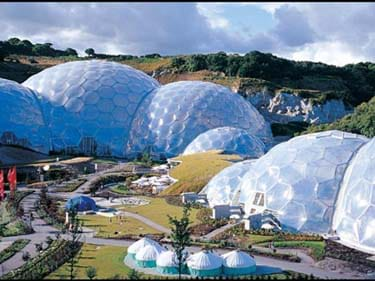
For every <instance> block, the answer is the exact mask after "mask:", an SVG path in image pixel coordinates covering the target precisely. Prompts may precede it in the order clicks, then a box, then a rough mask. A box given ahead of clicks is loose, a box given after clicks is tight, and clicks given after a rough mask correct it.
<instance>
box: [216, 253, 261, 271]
mask: <svg viewBox="0 0 375 281" xmlns="http://www.w3.org/2000/svg"><path fill="white" fill-rule="evenodd" d="M221 257H222V258H223V265H224V266H225V267H230V268H244V267H251V266H255V260H254V259H253V258H252V257H251V256H250V255H249V254H247V253H245V252H242V251H239V250H235V251H231V252H229V253H226V254H224V255H222V256H221Z"/></svg>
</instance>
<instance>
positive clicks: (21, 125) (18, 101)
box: [0, 79, 49, 153]
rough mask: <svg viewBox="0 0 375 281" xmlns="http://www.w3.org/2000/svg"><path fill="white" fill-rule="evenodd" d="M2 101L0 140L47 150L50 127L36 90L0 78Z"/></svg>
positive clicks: (46, 151) (45, 151) (44, 151)
mask: <svg viewBox="0 0 375 281" xmlns="http://www.w3.org/2000/svg"><path fill="white" fill-rule="evenodd" d="M0 104H1V111H0V143H2V144H8V145H9V144H10V145H19V146H22V147H27V148H31V149H34V150H36V151H39V152H43V153H48V151H49V141H48V140H49V134H48V129H47V127H46V125H45V122H44V117H43V113H42V110H41V107H40V100H39V99H38V98H37V96H36V94H35V93H34V92H33V91H32V90H30V89H27V88H26V87H23V86H22V85H20V84H18V83H17V82H13V81H10V80H6V79H0Z"/></svg>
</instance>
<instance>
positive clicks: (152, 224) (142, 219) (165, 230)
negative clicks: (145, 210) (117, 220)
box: [121, 211, 171, 234]
mask: <svg viewBox="0 0 375 281" xmlns="http://www.w3.org/2000/svg"><path fill="white" fill-rule="evenodd" d="M121 213H122V214H124V215H125V216H127V217H131V218H134V219H136V220H139V221H140V222H142V223H144V224H147V225H148V226H150V227H152V228H153V229H155V230H158V231H160V232H163V233H166V234H170V233H171V230H170V229H169V228H166V227H165V226H162V225H160V224H158V223H156V222H154V221H152V220H150V219H148V218H146V217H144V216H141V215H138V214H135V213H131V212H126V211H121Z"/></svg>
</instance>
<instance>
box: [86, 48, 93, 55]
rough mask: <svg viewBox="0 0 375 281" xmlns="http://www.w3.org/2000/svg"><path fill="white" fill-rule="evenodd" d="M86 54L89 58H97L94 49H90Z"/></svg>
mask: <svg viewBox="0 0 375 281" xmlns="http://www.w3.org/2000/svg"><path fill="white" fill-rule="evenodd" d="M85 53H86V54H87V55H88V56H89V57H93V56H95V50H94V49H93V48H88V49H86V50H85Z"/></svg>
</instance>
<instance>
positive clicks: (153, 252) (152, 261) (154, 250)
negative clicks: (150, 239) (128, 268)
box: [135, 245, 165, 267]
mask: <svg viewBox="0 0 375 281" xmlns="http://www.w3.org/2000/svg"><path fill="white" fill-rule="evenodd" d="M164 251H165V249H164V248H163V247H161V246H160V245H147V246H145V247H144V248H142V249H140V250H139V252H137V253H136V255H135V260H136V263H137V265H138V266H139V267H156V260H157V258H158V256H159V255H160V254H161V253H163V252H164Z"/></svg>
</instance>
